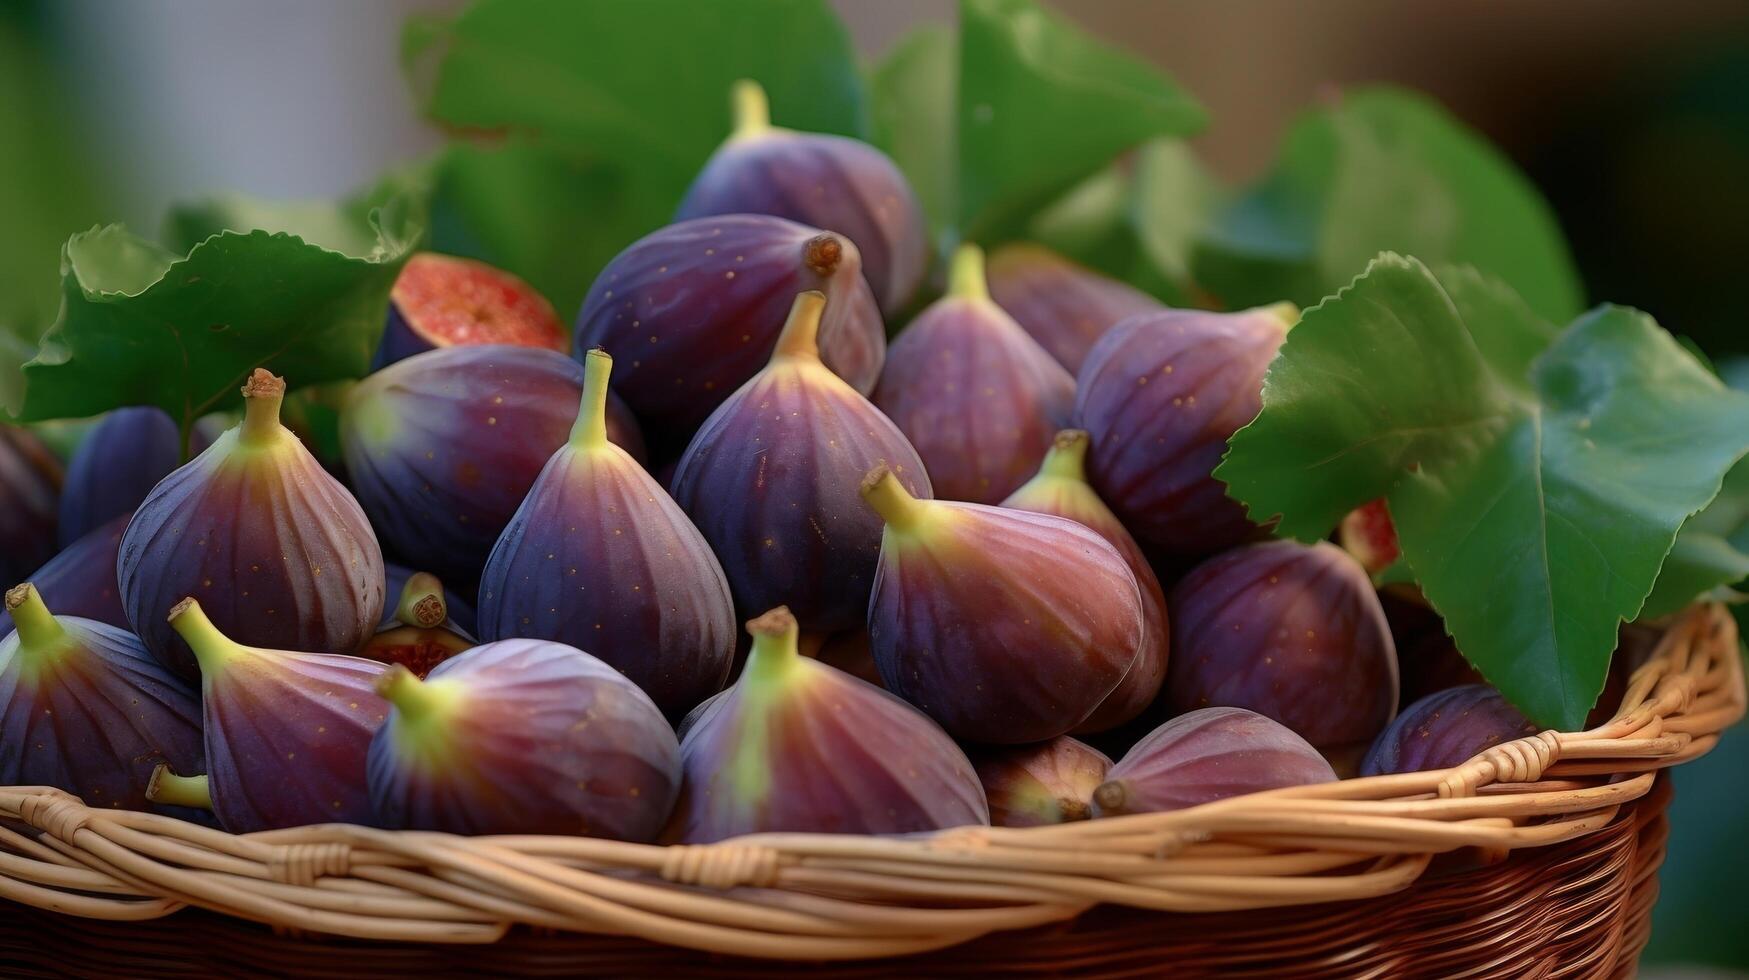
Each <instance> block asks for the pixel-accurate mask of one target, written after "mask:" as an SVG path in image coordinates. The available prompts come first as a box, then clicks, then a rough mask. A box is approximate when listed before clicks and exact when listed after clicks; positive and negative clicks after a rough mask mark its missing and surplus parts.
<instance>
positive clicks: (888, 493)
mask: <svg viewBox="0 0 1749 980" xmlns="http://www.w3.org/2000/svg"><path fill="white" fill-rule="evenodd" d="M862 499H863V500H864V501H866V502H867V503H868V505H869V506H870V507H873V508H874V511H875V513H877V514H879V515H881V520H883V521H886V522H887V526H888V527H890V528H892V529H894V530H896V531H912V530H916V529H917V528H918V527H919V526H921V525H922V523H923V521H924V519H925V518H926V517H927V516H928V505H927V504H925V503H923V502H922V501H919V500H918V499H917V498H916V497H913V496H911V492H910V491H909V490H906V489H905V485H904V484H903V483H900V482H899V476H898V474H896V473H894V472H893V471H892V470H891V469H890V468H888V467H887V465H886V464H884V463H883V464H881V465H880V466H877V467H875V468H874V469H872V470H869V472H868V475H867V476H865V477H863V478H862Z"/></svg>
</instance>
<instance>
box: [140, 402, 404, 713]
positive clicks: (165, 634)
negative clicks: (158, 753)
mask: <svg viewBox="0 0 1749 980" xmlns="http://www.w3.org/2000/svg"><path fill="white" fill-rule="evenodd" d="M284 396H285V382H284V381H283V380H281V379H280V378H276V377H274V376H273V375H271V374H269V373H267V372H266V371H264V370H261V369H260V368H257V369H256V370H255V373H254V374H253V375H252V376H251V377H250V379H249V381H248V382H247V383H246V384H245V385H244V386H243V399H244V416H243V421H242V423H241V424H239V425H237V426H236V427H234V428H232V429H229V430H227V431H226V432H225V433H224V434H222V435H220V436H219V438H218V439H217V440H215V441H214V442H213V444H212V445H211V446H209V447H208V448H207V450H206V452H203V453H201V454H200V455H199V456H197V457H195V458H194V459H193V460H191V461H190V462H188V463H187V464H185V465H183V466H181V467H179V468H178V469H177V470H176V471H175V472H174V473H171V474H170V475H169V476H167V477H165V478H164V479H163V481H162V482H160V483H159V484H158V485H157V486H156V487H154V488H153V489H152V492H151V494H149V495H148V496H147V497H146V500H145V502H144V503H142V504H140V509H139V510H137V511H135V512H134V518H133V520H132V521H131V522H129V524H128V529H127V533H126V534H124V535H122V539H121V553H120V555H119V556H118V557H117V559H116V580H117V582H118V584H119V585H120V586H121V595H122V607H123V608H124V609H126V610H127V615H128V622H130V623H132V624H133V627H134V630H135V632H137V633H138V634H139V637H140V639H141V641H143V642H144V643H145V644H146V649H148V650H150V651H152V653H153V655H154V656H156V657H158V658H159V659H160V660H162V661H163V662H164V664H165V666H167V667H169V668H170V669H171V670H173V671H175V672H176V674H177V675H178V676H181V677H185V678H188V679H190V680H192V679H194V678H195V677H196V676H198V668H197V667H196V665H195V658H194V655H193V654H192V653H191V652H190V651H189V649H188V646H187V644H185V643H183V642H182V641H181V640H179V639H177V637H176V635H175V633H174V632H172V631H171V629H170V626H169V624H168V623H167V622H165V619H164V613H165V611H167V610H168V609H169V608H170V607H171V606H172V605H175V604H176V602H177V601H178V600H180V599H182V598H183V597H186V596H195V597H197V598H200V599H201V600H202V601H203V602H204V603H205V604H206V606H207V609H208V615H210V616H213V617H215V620H216V621H217V622H218V623H220V624H221V625H222V627H223V628H224V629H227V630H229V631H231V632H232V633H233V634H235V635H236V636H237V637H238V638H239V639H240V640H242V641H246V642H249V643H252V644H258V645H261V646H271V647H282V648H287V649H302V650H336V651H346V652H350V651H352V650H356V649H358V646H359V644H361V643H363V642H364V641H365V640H366V639H368V638H369V637H370V635H371V634H372V633H374V632H375V631H376V627H377V621H378V617H379V616H380V615H381V614H382V609H383V593H382V588H383V584H382V583H383V554H382V550H381V549H380V548H378V547H377V540H376V535H375V534H373V533H371V527H370V522H369V521H367V520H366V519H365V516H364V512H363V511H362V510H360V509H359V506H358V501H356V500H354V499H353V498H352V494H350V493H347V492H346V488H345V487H343V486H341V485H340V483H339V482H338V481H336V480H335V479H334V478H333V477H331V476H329V475H328V474H327V473H326V472H325V471H324V470H323V469H322V466H321V464H320V463H318V462H316V459H315V457H314V456H311V455H310V452H309V450H307V449H305V448H304V445H303V443H301V442H299V441H298V437H297V436H295V435H293V434H292V433H291V430H289V429H287V428H286V427H285V426H283V425H280V424H279V405H280V400H281V399H282V398H284Z"/></svg>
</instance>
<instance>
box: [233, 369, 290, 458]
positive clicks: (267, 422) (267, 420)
mask: <svg viewBox="0 0 1749 980" xmlns="http://www.w3.org/2000/svg"><path fill="white" fill-rule="evenodd" d="M284 401H285V379H284V378H277V377H274V376H273V374H272V373H270V372H269V371H268V370H267V369H265V368H256V369H255V373H254V374H251V375H250V376H249V380H248V381H246V382H244V384H243V426H242V431H241V432H240V433H239V434H238V437H237V439H238V441H239V442H241V443H242V444H243V445H245V446H268V445H272V444H273V443H274V442H277V441H278V439H279V433H280V424H279V407H280V404H281V403H282V402H284Z"/></svg>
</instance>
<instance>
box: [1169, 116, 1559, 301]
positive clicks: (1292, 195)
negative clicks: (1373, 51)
mask: <svg viewBox="0 0 1749 980" xmlns="http://www.w3.org/2000/svg"><path fill="white" fill-rule="evenodd" d="M1386 250H1390V251H1397V252H1402V253H1404V254H1414V255H1416V256H1418V257H1420V258H1421V259H1423V260H1424V261H1426V262H1428V263H1429V264H1431V265H1435V266H1438V265H1444V264H1448V263H1450V264H1464V265H1473V266H1476V267H1477V268H1480V269H1481V270H1483V271H1484V272H1488V273H1490V274H1492V275H1496V276H1499V277H1500V278H1502V279H1504V280H1505V281H1506V282H1507V283H1508V284H1509V285H1511V286H1512V287H1513V289H1514V290H1516V291H1517V292H1518V294H1519V295H1520V296H1522V297H1523V298H1524V301H1525V302H1526V303H1528V304H1529V305H1530V308H1531V309H1533V310H1535V311H1536V312H1537V313H1539V314H1541V315H1542V316H1544V317H1546V318H1548V319H1551V320H1555V321H1558V322H1565V321H1567V320H1568V319H1570V318H1571V317H1572V316H1574V315H1575V314H1576V313H1578V311H1579V309H1580V307H1581V304H1582V297H1581V290H1580V285H1579V280H1578V277H1577V275H1576V273H1575V272H1574V269H1573V262H1572V258H1571V256H1570V255H1569V253H1568V250H1567V246H1566V243H1565V241H1564V239H1563V238H1562V236H1561V232H1560V228H1559V227H1558V226H1557V225H1556V223H1555V220H1554V217H1553V214H1552V213H1551V212H1550V210H1549V207H1548V205H1547V204H1546V203H1545V202H1544V201H1543V199H1542V197H1541V196H1540V195H1539V194H1538V193H1537V191H1536V190H1535V188H1534V187H1533V186H1532V185H1531V184H1530V182H1529V181H1528V180H1526V179H1525V178H1524V176H1523V175H1522V174H1520V173H1519V172H1518V171H1517V170H1516V169H1515V168H1514V167H1513V166H1512V164H1511V162H1510V161H1508V160H1507V159H1506V158H1505V157H1504V156H1502V155H1501V154H1500V153H1499V151H1497V150H1495V149H1494V148H1493V147H1492V146H1490V145H1488V144H1487V142H1485V141H1484V140H1483V139H1482V138H1481V137H1480V136H1478V135H1477V134H1475V133H1473V132H1471V131H1470V130H1469V129H1468V128H1467V127H1465V126H1463V125H1462V124H1461V123H1459V122H1458V121H1457V120H1455V119H1453V118H1452V117H1451V116H1450V115H1449V114H1448V113H1446V112H1445V111H1444V110H1443V109H1442V108H1440V107H1439V106H1438V105H1437V104H1435V103H1434V102H1433V101H1432V100H1430V99H1428V98H1426V97H1424V96H1421V95H1417V94H1412V93H1409V92H1405V91H1402V90H1398V89H1392V88H1368V89H1360V90H1357V91H1353V92H1348V93H1345V94H1344V95H1343V96H1342V98H1341V100H1340V101H1339V102H1336V103H1335V104H1334V105H1329V106H1323V107H1320V108H1317V109H1314V110H1312V111H1310V112H1308V113H1306V114H1305V115H1304V116H1303V117H1301V118H1300V119H1299V121H1298V122H1296V123H1295V124H1294V126H1293V127H1292V129H1291V130H1290V132H1289V133H1288V136H1287V139H1286V141H1285V143H1284V145H1283V148H1282V152H1281V157H1280V159H1279V160H1278V161H1277V162H1276V165H1275V168H1274V170H1273V171H1272V172H1271V173H1270V174H1269V175H1268V176H1267V177H1265V178H1264V179H1263V180H1262V181H1261V182H1260V183H1259V184H1257V185H1256V186H1255V187H1253V188H1252V189H1251V190H1250V191H1248V192H1247V193H1245V194H1244V195H1243V196H1242V197H1240V198H1239V199H1238V200H1237V201H1236V202H1234V203H1233V204H1232V205H1231V206H1230V207H1229V208H1227V209H1226V211H1225V212H1224V213H1223V214H1222V215H1221V216H1220V217H1219V218H1218V219H1217V220H1216V222H1215V223H1214V225H1213V227H1212V228H1211V229H1210V230H1209V232H1208V233H1207V235H1206V236H1205V237H1204V239H1203V241H1202V243H1201V246H1200V247H1199V249H1198V252H1197V256H1196V270H1197V278H1198V279H1199V280H1200V281H1201V282H1202V283H1203V285H1205V286H1206V287H1208V288H1209V289H1210V290H1211V291H1213V292H1214V293H1215V295H1217V296H1219V297H1220V298H1221V299H1222V300H1223V301H1225V303H1226V305H1228V306H1229V307H1243V306H1253V305H1258V304H1262V303H1269V302H1274V301H1276V300H1281V299H1287V300H1292V301H1293V302H1296V303H1298V304H1300V305H1301V306H1309V305H1311V304H1313V303H1316V302H1317V301H1318V300H1319V299H1321V298H1323V297H1324V296H1327V295H1329V294H1330V293H1332V292H1334V291H1335V290H1336V289H1337V288H1338V287H1340V286H1342V285H1343V284H1344V283H1346V282H1347V281H1348V278H1349V277H1350V276H1352V275H1353V273H1354V270H1355V269H1358V268H1360V267H1362V266H1363V265H1364V264H1365V263H1366V262H1367V260H1368V259H1370V258H1372V256H1374V255H1376V254H1377V253H1379V252H1380V251H1386Z"/></svg>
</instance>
